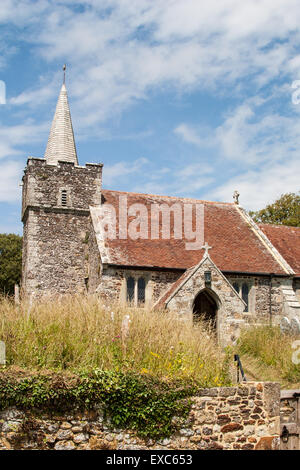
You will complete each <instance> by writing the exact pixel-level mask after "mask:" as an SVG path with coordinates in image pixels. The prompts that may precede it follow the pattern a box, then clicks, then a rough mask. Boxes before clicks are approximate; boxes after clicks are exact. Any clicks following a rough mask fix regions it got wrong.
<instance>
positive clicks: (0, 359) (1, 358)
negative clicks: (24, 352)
mask: <svg viewBox="0 0 300 470" xmlns="http://www.w3.org/2000/svg"><path fill="white" fill-rule="evenodd" d="M5 364H6V357H5V343H4V341H0V365H1V366H5Z"/></svg>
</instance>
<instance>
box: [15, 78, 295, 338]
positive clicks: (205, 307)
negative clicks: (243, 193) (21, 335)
mask: <svg viewBox="0 0 300 470" xmlns="http://www.w3.org/2000/svg"><path fill="white" fill-rule="evenodd" d="M102 167H103V165H102V164H101V163H87V164H86V165H85V166H80V165H79V164H78V159H77V152H76V145H75V139H74V134H73V127H72V121H71V115H70V109H69V104H68V97H67V90H66V86H65V84H63V86H62V88H61V91H60V95H59V98H58V102H57V106H56V111H55V115H54V119H53V122H52V126H51V130H50V135H49V139H48V144H47V148H46V152H45V156H44V158H35V157H30V158H28V161H27V166H26V168H25V171H24V176H23V199H22V221H23V224H24V237H23V267H22V285H21V289H22V294H23V296H24V297H28V296H29V297H32V296H38V295H44V294H46V295H49V294H50V295H52V294H63V293H78V292H87V293H94V294H95V293H97V294H98V295H99V297H101V298H103V299H106V300H108V301H111V300H112V301H118V302H120V303H123V304H127V303H128V304H129V305H130V306H135V307H139V308H145V307H146V308H149V309H154V308H156V309H160V310H161V311H162V314H163V311H164V309H166V308H167V309H171V310H174V311H177V312H179V314H180V315H184V316H185V317H186V318H190V319H191V320H193V321H197V319H198V318H206V319H209V320H210V321H211V322H212V324H213V325H214V326H215V329H216V332H217V335H218V337H219V339H220V341H221V342H222V343H223V344H226V343H228V342H231V341H234V340H235V339H236V338H237V337H238V334H239V331H240V327H241V325H245V324H249V323H252V322H255V323H264V324H281V325H282V326H283V327H284V328H287V329H289V328H290V329H294V330H297V329H299V319H300V228H295V227H286V226H275V225H264V224H260V225H257V224H255V223H254V222H253V220H252V219H251V218H250V217H249V215H248V214H247V212H246V211H245V210H244V209H243V208H242V207H241V206H240V205H239V203H238V197H235V200H234V202H232V203H228V202H210V201H198V200H195V199H187V198H177V197H166V196H158V195H152V194H151V195H150V194H137V193H131V192H121V191H112V190H108V189H102ZM124 201H125V203H126V205H127V207H130V208H131V209H130V210H131V212H130V213H129V210H128V217H127V219H126V220H125V225H124V214H123V213H121V212H123V209H122V204H123V205H124ZM121 203H122V204H121ZM197 205H198V206H201V208H202V216H203V217H202V225H201V230H202V231H203V243H202V244H200V246H198V247H197V249H187V241H188V240H186V239H185V235H182V236H181V237H180V236H178V233H175V215H174V217H172V214H173V212H174V214H175V211H174V208H176V210H177V213H178V210H180V208H182V209H183V210H184V209H185V207H187V206H189V207H192V208H193V207H194V206H197ZM153 206H154V207H156V208H158V219H157V221H158V228H157V227H156V233H155V234H154V236H147V235H145V233H143V234H141V235H140V236H139V234H138V233H137V232H135V236H131V237H129V236H126V234H127V229H128V228H129V224H131V223H136V220H135V217H134V213H137V209H138V208H140V211H141V208H142V209H143V211H144V212H143V217H142V220H140V223H143V227H144V229H145V227H146V229H147V227H150V225H151V223H152V218H151V214H152V213H151V208H152V207H153ZM105 208H110V214H112V215H111V216H110V217H111V222H112V223H114V225H115V229H112V230H111V233H110V236H107V230H106V228H107V227H106V226H107V217H106V219H105V217H104V216H103V214H104V213H105ZM132 208H134V209H135V211H134V210H132ZM168 210H169V214H168ZM145 214H146V215H145ZM162 215H167V216H168V215H169V218H168V217H167V220H168V221H169V228H168V229H169V235H168V236H165V233H163V230H164V228H165V227H163V224H164V223H165V221H163V220H162ZM160 216H161V217H160ZM189 218H190V219H191V218H192V219H193V209H192V212H191V213H190V215H189ZM121 219H122V220H121ZM189 222H190V223H191V224H192V227H193V229H194V230H197V226H195V223H194V222H193V220H192V221H191V220H189ZM105 225H106V226H105ZM112 226H113V224H112ZM177 229H178V224H177ZM149 230H150V229H149ZM179 231H180V230H179ZM144 232H145V230H144ZM177 232H178V230H177ZM112 235H113V236H112ZM152 235H153V234H152Z"/></svg>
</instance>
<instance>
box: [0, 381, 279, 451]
mask: <svg viewBox="0 0 300 470" xmlns="http://www.w3.org/2000/svg"><path fill="white" fill-rule="evenodd" d="M279 404H280V385H279V384H276V383H271V382H266V383H262V382H248V383H243V384H241V385H239V386H234V387H220V388H210V389H200V390H199V392H198V394H197V396H194V397H192V399H191V410H190V413H189V415H188V417H187V419H185V420H184V421H182V422H181V421H180V420H181V419H182V418H178V417H176V416H175V417H173V422H174V425H177V431H176V432H174V434H173V435H171V436H170V437H166V438H162V439H160V440H158V441H154V440H152V439H145V438H144V439H141V438H139V437H138V436H137V435H136V434H135V433H134V432H133V431H131V430H124V429H113V428H111V427H110V425H109V421H105V420H104V418H103V416H104V415H103V410H102V409H101V407H99V408H98V409H95V410H93V411H89V412H80V413H79V412H75V411H74V413H72V414H65V415H61V414H58V413H57V414H55V413H53V414H52V415H50V414H46V413H40V414H37V413H32V412H28V411H22V410H18V409H15V408H9V409H6V410H4V411H1V412H0V449H2V450H7V449H49V450H50V449H53V450H76V449H78V450H90V449H92V450H96V449H99V450H100V449H120V450H121V449H124V450H133V449H145V450H157V449H165V450H168V449H176V450H177V449H182V450H206V449H216V450H264V449H268V450H272V449H278V448H279V440H280V438H279V431H280V418H279V414H280V411H279V406H280V405H279Z"/></svg>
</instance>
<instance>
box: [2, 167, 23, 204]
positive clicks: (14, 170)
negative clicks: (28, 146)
mask: <svg viewBox="0 0 300 470" xmlns="http://www.w3.org/2000/svg"><path fill="white" fill-rule="evenodd" d="M22 169H23V164H22V163H20V162H16V161H9V162H3V163H1V164H0V201H2V202H14V201H18V200H19V199H20V197H21V187H19V182H20V181H21V178H22Z"/></svg>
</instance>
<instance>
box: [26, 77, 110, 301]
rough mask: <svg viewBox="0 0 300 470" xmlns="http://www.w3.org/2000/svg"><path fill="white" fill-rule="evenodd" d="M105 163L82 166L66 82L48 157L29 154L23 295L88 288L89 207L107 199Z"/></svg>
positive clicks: (75, 290) (60, 95) (46, 154)
mask: <svg viewBox="0 0 300 470" xmlns="http://www.w3.org/2000/svg"><path fill="white" fill-rule="evenodd" d="M102 166H103V165H102V164H93V163H87V164H86V165H85V166H79V165H78V158H77V151H76V145H75V139H74V133H73V127H72V120H71V114H70V108H69V103H68V96H67V89H66V86H65V83H63V85H62V88H61V91H60V94H59V98H58V101H57V106H56V111H55V114H54V118H53V122H52V126H51V130H50V135H49V139H48V144H47V148H46V152H45V156H44V158H34V157H30V158H28V161H27V166H26V168H25V171H24V176H23V194H22V222H23V225H24V230H23V261H22V264H23V265H22V286H21V288H22V293H23V295H25V296H32V295H36V294H55V293H66V292H73V293H74V292H82V291H84V290H85V286H86V272H87V271H86V269H87V266H86V263H87V261H86V242H87V238H88V233H89V227H90V210H89V207H90V206H97V205H99V204H100V203H101V185H102Z"/></svg>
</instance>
